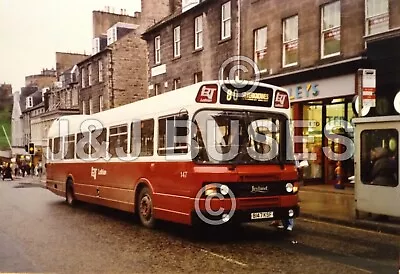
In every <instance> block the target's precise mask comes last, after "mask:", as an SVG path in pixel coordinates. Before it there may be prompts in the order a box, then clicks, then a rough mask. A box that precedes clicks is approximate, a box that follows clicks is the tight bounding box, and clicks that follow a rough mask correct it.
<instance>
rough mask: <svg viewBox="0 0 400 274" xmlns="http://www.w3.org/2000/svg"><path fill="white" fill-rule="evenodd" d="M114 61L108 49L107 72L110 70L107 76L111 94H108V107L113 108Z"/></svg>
mask: <svg viewBox="0 0 400 274" xmlns="http://www.w3.org/2000/svg"><path fill="white" fill-rule="evenodd" d="M113 65H114V61H113V52H112V50H110V64H109V68H108V70H109V72H110V77H109V78H108V81H109V83H108V84H109V88H110V89H111V94H110V109H111V108H114V67H113Z"/></svg>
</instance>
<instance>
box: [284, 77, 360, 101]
mask: <svg viewBox="0 0 400 274" xmlns="http://www.w3.org/2000/svg"><path fill="white" fill-rule="evenodd" d="M355 81H356V74H348V75H342V76H337V77H331V78H326V79H321V80H316V81H310V82H304V83H300V84H296V85H290V86H284V87H283V88H285V89H287V90H288V91H289V94H290V99H291V102H292V103H293V102H304V101H318V100H322V99H327V98H338V97H345V96H351V95H354V94H355Z"/></svg>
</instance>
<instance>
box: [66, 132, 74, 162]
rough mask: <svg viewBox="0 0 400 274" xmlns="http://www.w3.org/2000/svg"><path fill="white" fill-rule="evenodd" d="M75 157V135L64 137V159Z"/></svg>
mask: <svg viewBox="0 0 400 274" xmlns="http://www.w3.org/2000/svg"><path fill="white" fill-rule="evenodd" d="M74 155H75V135H69V136H67V137H65V142H64V159H66V160H70V159H74Z"/></svg>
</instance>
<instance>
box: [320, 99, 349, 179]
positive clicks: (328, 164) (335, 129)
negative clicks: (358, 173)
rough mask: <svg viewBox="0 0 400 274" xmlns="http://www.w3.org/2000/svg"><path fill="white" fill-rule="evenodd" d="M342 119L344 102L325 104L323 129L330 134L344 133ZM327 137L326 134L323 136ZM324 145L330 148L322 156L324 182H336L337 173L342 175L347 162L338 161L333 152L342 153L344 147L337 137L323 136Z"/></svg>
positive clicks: (344, 109) (344, 107) (344, 116)
mask: <svg viewBox="0 0 400 274" xmlns="http://www.w3.org/2000/svg"><path fill="white" fill-rule="evenodd" d="M343 121H347V119H346V104H345V103H341V104H333V105H327V106H326V124H325V130H326V132H327V133H328V135H330V134H336V135H345V134H346V128H345V127H346V125H345V123H344V122H343ZM325 137H327V136H325ZM325 142H326V144H325V146H326V147H329V148H330V150H329V151H330V152H333V153H327V155H326V156H327V157H324V167H325V168H324V169H325V170H324V172H325V174H324V175H325V182H326V183H327V184H336V183H337V182H338V175H339V173H340V174H341V176H342V178H343V177H344V175H345V173H347V172H345V171H344V170H347V169H348V167H347V165H349V163H348V162H347V161H345V162H342V161H339V159H338V157H336V155H335V154H343V153H344V152H345V150H346V147H345V146H344V145H342V144H340V143H339V142H338V138H332V137H331V138H325Z"/></svg>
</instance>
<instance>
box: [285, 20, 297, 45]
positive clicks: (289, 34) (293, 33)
mask: <svg viewBox="0 0 400 274" xmlns="http://www.w3.org/2000/svg"><path fill="white" fill-rule="evenodd" d="M284 28H285V29H284V33H283V35H284V37H283V41H284V42H288V41H292V40H295V39H297V38H298V16H297V15H296V16H293V17H290V18H287V19H286V20H285V21H284Z"/></svg>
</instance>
